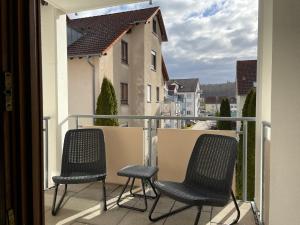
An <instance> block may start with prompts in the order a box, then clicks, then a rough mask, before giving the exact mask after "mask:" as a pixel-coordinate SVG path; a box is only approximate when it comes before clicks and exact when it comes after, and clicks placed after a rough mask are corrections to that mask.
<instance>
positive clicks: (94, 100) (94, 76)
mask: <svg viewBox="0 0 300 225" xmlns="http://www.w3.org/2000/svg"><path fill="white" fill-rule="evenodd" d="M86 61H87V62H88V64H89V65H90V66H91V67H92V71H93V72H92V73H93V81H92V85H93V115H95V114H96V109H95V106H96V96H95V91H96V90H95V89H96V88H95V83H96V81H95V79H96V69H95V65H94V64H93V63H92V62H91V61H90V58H89V57H87V60H86Z"/></svg>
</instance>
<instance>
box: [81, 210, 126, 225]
mask: <svg viewBox="0 0 300 225" xmlns="http://www.w3.org/2000/svg"><path fill="white" fill-rule="evenodd" d="M128 212H129V210H128V209H124V208H118V207H115V208H113V209H109V210H108V211H106V212H103V211H101V212H99V211H95V212H93V213H91V214H89V215H86V216H84V217H81V218H79V219H77V221H79V222H81V223H88V224H95V225H96V224H97V225H118V224H119V222H120V221H121V220H122V219H123V218H124V217H125V216H126V214H127V213H128Z"/></svg>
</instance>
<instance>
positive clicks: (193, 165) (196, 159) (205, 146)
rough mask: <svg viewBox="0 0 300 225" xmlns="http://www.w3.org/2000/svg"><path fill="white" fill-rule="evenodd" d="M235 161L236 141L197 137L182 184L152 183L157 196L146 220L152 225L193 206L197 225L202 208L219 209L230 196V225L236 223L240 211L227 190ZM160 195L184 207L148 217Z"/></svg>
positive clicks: (229, 190) (217, 136) (203, 136)
mask: <svg viewBox="0 0 300 225" xmlns="http://www.w3.org/2000/svg"><path fill="white" fill-rule="evenodd" d="M236 157H237V141H236V139H235V138H232V137H227V136H221V135H211V134H205V135H201V136H200V137H199V138H198V140H197V142H196V144H195V146H194V149H193V152H192V155H191V158H190V161H189V164H188V168H187V172H186V177H185V180H184V181H183V182H182V183H177V182H171V181H156V182H154V186H155V188H156V189H157V190H158V192H159V194H158V197H157V198H156V200H155V202H154V204H153V206H152V209H151V210H150V212H149V219H150V220H151V221H153V222H155V221H158V220H160V219H162V218H165V217H168V216H170V215H174V214H176V213H179V212H181V211H183V210H186V209H188V208H190V207H193V206H196V207H198V213H197V216H196V219H195V222H194V224H195V225H197V224H198V221H199V219H200V215H201V210H202V206H204V205H208V206H212V207H213V206H218V207H223V206H225V205H226V204H227V203H228V202H229V200H230V195H231V197H232V199H233V202H234V204H235V207H236V210H237V217H236V219H235V220H234V221H233V222H232V223H231V224H235V223H237V222H238V220H239V217H240V211H239V207H238V205H237V202H236V199H235V196H234V194H233V192H232V190H231V185H232V178H233V172H234V167H235V162H236ZM161 194H164V195H166V196H168V197H170V198H172V199H174V200H176V201H179V202H182V203H185V204H186V206H184V207H181V208H179V209H176V210H174V211H172V212H169V213H167V214H164V215H161V216H159V217H156V218H153V217H152V213H153V212H154V209H155V207H156V205H157V203H158V201H159V198H160V196H161Z"/></svg>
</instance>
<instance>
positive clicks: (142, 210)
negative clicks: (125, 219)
mask: <svg viewBox="0 0 300 225" xmlns="http://www.w3.org/2000/svg"><path fill="white" fill-rule="evenodd" d="M133 179H134V178H133ZM129 181H130V177H129V178H128V180H127V182H126V184H125V186H124V188H123V190H122V192H121V194H120V196H119V198H118V200H117V205H118V206H119V207H121V208H127V209H133V210H136V211H140V212H145V211H146V210H147V208H148V205H147V196H146V191H145V181H144V180H143V179H141V181H142V188H143V195H138V194H135V193H132V191H130V192H131V195H132V196H134V197H143V198H144V202H145V208H142V209H141V208H136V207H132V206H127V205H121V204H120V201H121V198H122V195H123V194H124V192H125V190H126V187H127V186H128V183H129ZM133 184H134V182H132V184H131V187H132V186H133ZM130 189H131V188H130Z"/></svg>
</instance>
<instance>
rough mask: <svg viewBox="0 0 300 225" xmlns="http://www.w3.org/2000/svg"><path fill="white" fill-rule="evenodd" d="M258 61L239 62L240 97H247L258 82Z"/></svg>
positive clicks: (237, 66) (237, 68)
mask: <svg viewBox="0 0 300 225" xmlns="http://www.w3.org/2000/svg"><path fill="white" fill-rule="evenodd" d="M256 70H257V60H246V61H237V64H236V81H237V93H238V95H247V94H248V92H249V91H250V90H251V89H252V88H253V87H254V85H255V82H256Z"/></svg>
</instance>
